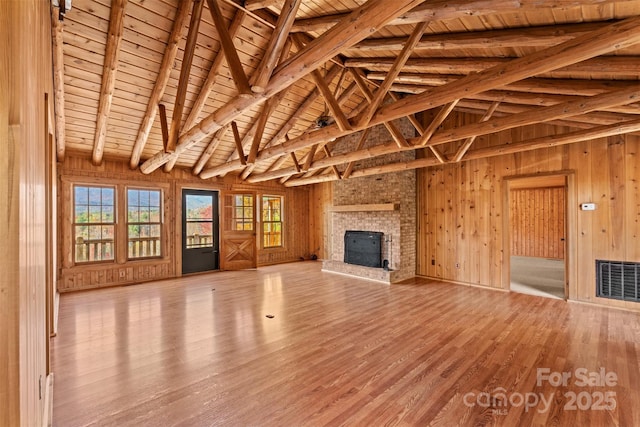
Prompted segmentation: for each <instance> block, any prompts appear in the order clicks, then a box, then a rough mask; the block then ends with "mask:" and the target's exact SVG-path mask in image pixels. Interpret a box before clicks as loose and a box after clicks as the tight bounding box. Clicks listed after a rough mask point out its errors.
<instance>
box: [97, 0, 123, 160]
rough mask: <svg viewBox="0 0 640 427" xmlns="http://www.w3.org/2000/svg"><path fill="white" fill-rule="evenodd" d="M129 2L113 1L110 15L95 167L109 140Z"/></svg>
mask: <svg viewBox="0 0 640 427" xmlns="http://www.w3.org/2000/svg"><path fill="white" fill-rule="evenodd" d="M127 2H128V0H112V2H111V13H110V15H109V30H108V32H107V46H106V49H105V54H104V65H103V68H102V85H101V87H100V100H99V101H98V116H97V119H96V132H95V135H94V139H93V155H92V161H93V164H94V165H99V164H101V163H102V156H103V155H104V143H105V140H106V138H107V120H108V119H109V113H110V112H111V101H112V100H113V92H114V90H115V86H116V74H117V73H118V57H119V56H120V45H121V44H122V34H123V29H124V9H125V7H126V6H127Z"/></svg>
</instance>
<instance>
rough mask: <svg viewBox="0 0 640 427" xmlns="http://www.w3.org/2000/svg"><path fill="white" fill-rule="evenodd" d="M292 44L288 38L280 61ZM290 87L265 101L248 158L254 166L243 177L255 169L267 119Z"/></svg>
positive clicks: (247, 169) (283, 59)
mask: <svg viewBox="0 0 640 427" xmlns="http://www.w3.org/2000/svg"><path fill="white" fill-rule="evenodd" d="M292 45H293V42H292V41H291V39H287V41H286V42H285V46H284V47H283V48H282V51H281V53H280V59H279V62H280V63H281V62H283V61H285V60H286V59H287V58H288V56H289V52H290V50H291V46H292ZM289 89H290V87H289V88H287V89H284V90H282V91H281V92H279V93H278V94H277V95H276V96H274V97H272V98H269V99H268V100H267V102H266V103H265V105H264V107H263V109H262V114H261V115H260V118H259V119H258V124H257V126H256V130H255V133H254V136H253V142H252V144H251V148H250V149H249V156H248V158H247V163H249V164H251V165H252V166H251V167H248V168H245V170H244V171H243V173H242V174H241V175H240V176H241V177H242V178H243V179H245V178H246V177H248V176H249V174H251V172H253V169H254V166H253V164H254V163H255V161H256V157H257V156H258V150H259V149H260V143H261V142H262V137H263V135H264V130H265V127H266V126H267V121H268V120H269V118H270V117H271V114H273V112H274V111H275V110H276V109H277V108H278V106H279V105H280V103H281V102H282V100H283V99H284V97H285V96H286V95H287V93H288V91H289ZM267 144H268V143H267Z"/></svg>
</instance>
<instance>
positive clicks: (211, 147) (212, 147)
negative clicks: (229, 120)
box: [191, 125, 229, 175]
mask: <svg viewBox="0 0 640 427" xmlns="http://www.w3.org/2000/svg"><path fill="white" fill-rule="evenodd" d="M227 130H229V125H226V126H225V127H223V128H222V129H220V130H219V131H217V132H216V133H214V134H213V137H212V138H211V141H210V142H209V144H208V145H207V148H205V150H204V151H203V152H202V154H200V157H199V158H198V161H197V162H196V164H195V165H194V166H193V169H192V170H191V173H192V174H193V175H198V174H199V173H200V172H202V169H203V168H204V167H205V165H206V164H207V162H208V161H209V159H210V158H211V156H212V155H213V153H215V151H216V150H217V149H218V146H219V145H220V141H222V138H223V137H224V134H225V133H227Z"/></svg>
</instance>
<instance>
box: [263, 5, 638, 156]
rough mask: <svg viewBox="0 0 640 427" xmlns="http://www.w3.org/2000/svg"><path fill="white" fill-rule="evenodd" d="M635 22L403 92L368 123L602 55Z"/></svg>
mask: <svg viewBox="0 0 640 427" xmlns="http://www.w3.org/2000/svg"><path fill="white" fill-rule="evenodd" d="M638 25H640V17H634V18H629V19H626V20H624V21H622V22H618V23H615V24H611V25H609V26H607V27H604V28H603V29H601V30H597V31H595V32H593V33H590V34H588V35H586V36H581V37H577V38H575V39H573V40H571V41H568V42H565V43H562V44H560V45H557V46H553V47H551V48H548V49H545V50H541V51H537V52H535V53H533V54H531V55H528V56H525V57H523V58H519V59H514V60H512V61H511V62H510V63H508V64H504V65H499V66H496V67H493V68H490V69H488V70H484V71H481V72H479V73H476V74H473V75H469V76H466V77H462V78H460V79H458V80H456V81H453V82H451V83H449V84H446V85H442V86H438V87H434V88H431V89H430V90H428V91H426V92H424V93H422V94H419V95H411V96H407V97H405V98H403V99H400V100H398V101H396V102H394V103H392V104H388V105H383V106H382V107H380V109H379V111H378V113H376V115H375V116H374V117H373V119H372V121H371V122H370V123H369V124H370V125H374V124H379V123H384V122H386V121H389V120H395V119H398V118H400V117H405V116H407V115H409V114H413V113H417V112H419V111H423V110H425V109H429V108H435V107H438V106H442V105H445V104H447V103H449V102H452V101H454V100H456V99H460V98H463V97H469V96H472V95H474V94H478V93H481V92H484V91H486V90H490V89H494V88H496V87H501V86H504V85H506V84H509V83H512V82H514V81H518V80H522V79H524V78H527V77H531V76H534V75H537V74H540V73H543V72H547V71H551V70H554V69H556V68H560V67H563V66H566V65H568V64H571V63H574V62H579V61H583V60H585V59H588V58H590V57H593V56H598V55H602V54H604V53H607V52H610V51H612V50H616V49H618V48H624V47H627V46H632V45H634V44H636V43H638V42H640V33H639V32H638V31H637V30H636V28H637V27H638ZM620 104H623V103H620ZM355 130H359V129H355ZM347 134H348V133H347V132H342V131H340V129H339V128H338V127H337V126H334V125H330V126H327V127H325V128H322V129H318V130H316V131H315V132H312V133H309V134H306V135H301V136H300V137H298V138H294V139H292V140H291V141H289V142H286V143H284V144H281V145H280V146H277V147H270V148H268V149H266V150H263V152H262V153H261V154H260V155H259V156H258V157H259V160H263V159H268V158H269V157H271V156H279V155H282V154H285V153H287V152H290V151H292V150H294V151H297V150H300V149H303V148H305V147H308V146H310V145H313V144H316V143H318V142H322V141H328V140H331V139H335V138H339V137H341V136H344V135H347Z"/></svg>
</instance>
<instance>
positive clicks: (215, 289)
mask: <svg viewBox="0 0 640 427" xmlns="http://www.w3.org/2000/svg"><path fill="white" fill-rule="evenodd" d="M267 315H273V316H274V317H273V318H268V317H266V316H267ZM639 355H640V318H639V316H638V315H637V314H635V313H631V312H624V311H619V310H611V309H607V308H599V307H591V306H583V305H577V304H570V303H566V302H565V301H562V300H553V299H545V298H540V297H533V296H528V295H523V294H515V293H513V294H507V293H500V292H495V291H490V290H483V289H478V288H473V287H465V286H458V285H452V284H445V283H438V282H432V281H428V280H424V279H414V280H412V281H410V282H408V283H405V284H400V285H391V286H388V285H382V284H379V283H376V282H370V281H364V280H359V279H355V278H350V277H346V276H341V275H335V274H330V273H322V272H320V263H317V262H301V263H295V264H285V265H278V266H271V267H264V268H260V269H259V270H249V271H241V272H221V273H213V274H208V275H198V276H191V277H187V278H183V279H180V280H166V281H160V282H153V283H147V284H142V285H136V286H129V287H118V288H110V289H101V290H95V291H86V292H77V293H70V294H63V295H62V297H61V301H60V318H59V332H58V335H57V337H55V338H54V340H53V343H52V362H53V371H54V373H55V375H56V381H55V392H54V424H55V425H56V426H65V427H66V426H80V425H117V426H125V425H132V426H133V425H135V426H139V425H154V426H159V425H163V426H164V425H185V426H209V425H385V424H389V425H429V424H430V425H442V426H451V425H505V426H509V425H551V424H553V425H594V426H599V425H610V424H618V425H626V426H632V425H640V408H639V407H638V405H637V402H640V373H639V372H638V366H639V363H640V359H639ZM538 368H548V369H549V370H550V372H560V373H562V372H570V373H572V378H570V379H569V383H568V385H567V387H554V386H552V385H551V384H549V383H548V382H544V383H543V384H542V385H541V386H537V384H536V382H537V369H538ZM578 368H586V369H587V370H588V371H589V372H594V371H598V370H599V369H600V368H604V369H605V370H606V371H607V372H614V373H616V374H617V376H618V381H617V384H616V385H615V386H603V387H597V386H593V387H578V386H577V385H576V378H575V377H574V376H573V374H574V373H575V370H576V369H578ZM502 389H504V392H505V393H506V395H507V396H508V397H513V396H516V395H518V394H522V395H526V393H536V394H540V393H542V394H543V395H545V397H547V398H551V400H552V403H551V405H550V407H549V409H548V410H546V411H543V409H544V406H543V405H542V404H539V405H538V406H536V407H532V408H529V409H528V410H525V407H524V406H518V405H513V404H508V406H507V407H506V408H505V407H499V406H496V405H493V406H491V407H482V406H479V405H477V404H475V405H471V404H469V402H471V403H473V402H476V401H475V400H474V399H475V397H477V396H478V395H479V394H480V393H483V392H485V393H492V396H493V395H495V393H496V390H497V391H500V390H502ZM581 392H583V393H587V394H588V397H589V398H592V397H593V396H595V394H594V393H597V392H612V393H615V401H616V407H615V408H614V409H612V410H593V409H590V410H579V409H578V410H575V411H572V410H565V405H566V404H567V403H570V402H569V400H570V399H569V397H568V396H567V395H566V394H567V393H576V394H578V393H581ZM470 393H471V394H470ZM472 397H473V398H474V399H472ZM584 399H586V397H584ZM583 403H584V402H583Z"/></svg>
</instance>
